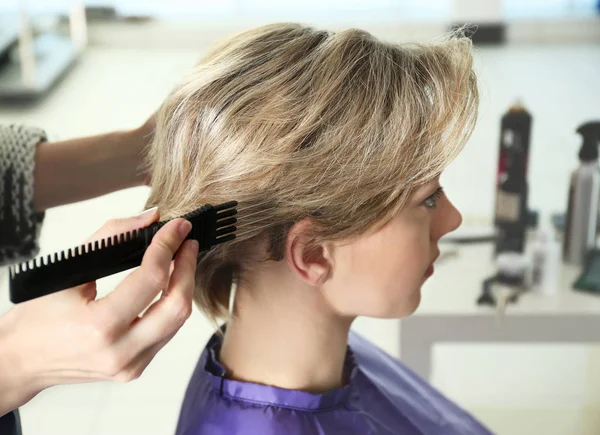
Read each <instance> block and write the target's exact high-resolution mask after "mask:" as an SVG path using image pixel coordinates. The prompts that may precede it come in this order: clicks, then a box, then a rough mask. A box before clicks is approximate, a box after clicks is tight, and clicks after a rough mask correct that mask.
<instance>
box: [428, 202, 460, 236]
mask: <svg viewBox="0 0 600 435" xmlns="http://www.w3.org/2000/svg"><path fill="white" fill-rule="evenodd" d="M439 211H440V213H439V214H438V216H436V219H435V220H434V222H432V223H433V228H432V231H431V235H432V238H433V239H434V240H436V241H437V240H439V239H441V238H442V237H443V236H445V235H446V234H448V233H451V232H452V231H454V230H456V229H457V228H458V227H460V225H461V224H462V220H463V218H462V214H461V213H460V212H459V211H458V209H457V208H456V207H455V206H454V204H452V202H450V200H448V199H446V201H444V206H443V207H442V208H441V210H439Z"/></svg>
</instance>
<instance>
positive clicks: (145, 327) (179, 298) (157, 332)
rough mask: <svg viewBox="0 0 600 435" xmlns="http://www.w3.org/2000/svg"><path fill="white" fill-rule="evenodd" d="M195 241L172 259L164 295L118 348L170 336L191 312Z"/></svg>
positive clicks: (147, 342)
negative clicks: (167, 286)
mask: <svg viewBox="0 0 600 435" xmlns="http://www.w3.org/2000/svg"><path fill="white" fill-rule="evenodd" d="M197 258H198V242H196V241H195V240H188V241H187V242H185V243H184V244H183V246H182V249H181V250H180V251H179V253H178V254H177V257H175V262H174V264H175V267H174V270H173V275H172V276H171V280H170V282H169V288H168V291H167V292H166V296H164V297H162V298H161V299H159V300H158V301H156V302H154V303H153V304H152V305H151V306H150V308H148V310H147V311H146V312H145V313H144V315H143V316H142V318H141V319H139V320H137V321H136V322H135V325H133V326H132V328H131V330H130V332H129V334H128V337H125V339H124V340H123V342H121V343H119V346H123V351H125V349H127V348H134V349H136V348H137V349H140V348H147V347H149V346H152V345H154V344H156V343H160V342H161V341H163V340H164V339H165V337H170V336H173V335H174V334H175V333H176V332H177V331H178V330H179V328H181V327H182V326H183V324H184V323H185V321H186V320H187V319H188V318H189V316H190V314H191V312H192V298H193V295H194V289H195V286H196V263H197Z"/></svg>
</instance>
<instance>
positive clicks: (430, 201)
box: [423, 187, 444, 210]
mask: <svg viewBox="0 0 600 435" xmlns="http://www.w3.org/2000/svg"><path fill="white" fill-rule="evenodd" d="M443 194H444V189H443V188H441V187H440V188H439V189H438V190H436V191H435V193H434V194H433V195H431V196H430V197H429V198H427V199H426V200H425V201H423V205H424V206H425V207H426V208H428V209H431V210H433V209H435V208H436V207H437V202H438V200H439V199H440V198H441V197H442V195H443Z"/></svg>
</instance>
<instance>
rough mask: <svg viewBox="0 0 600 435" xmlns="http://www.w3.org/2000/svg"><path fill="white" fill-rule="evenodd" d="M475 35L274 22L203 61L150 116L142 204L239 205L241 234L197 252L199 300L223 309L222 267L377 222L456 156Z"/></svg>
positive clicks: (236, 269) (216, 312)
mask: <svg viewBox="0 0 600 435" xmlns="http://www.w3.org/2000/svg"><path fill="white" fill-rule="evenodd" d="M471 50H472V44H471V41H470V40H469V39H468V38H466V37H464V36H463V35H462V34H461V33H453V34H450V35H448V36H447V37H445V38H443V39H441V40H439V41H436V42H434V43H430V44H392V43H386V42H382V41H380V40H378V39H376V38H375V37H373V36H372V35H370V34H369V33H367V32H364V31H361V30H356V29H350V30H344V31H339V32H327V31H322V30H317V29H314V28H311V27H306V26H303V25H299V24H273V25H267V26H263V27H259V28H256V29H253V30H250V31H246V32H244V33H241V34H239V35H236V36H234V37H232V38H230V39H228V40H226V41H224V42H223V43H222V44H220V45H219V46H218V47H216V48H215V49H214V50H213V51H212V52H210V53H209V54H208V55H207V56H206V57H204V58H203V59H202V60H201V61H200V62H199V63H198V64H197V66H196V67H195V68H194V69H193V71H191V73H190V74H189V75H187V77H186V78H185V79H184V80H183V81H182V82H181V83H180V84H179V85H178V86H177V87H176V88H175V89H174V90H173V92H172V93H171V94H170V95H169V97H168V98H167V99H166V101H165V103H164V104H163V106H162V107H161V109H160V110H159V113H158V114H157V125H156V133H155V137H154V140H153V143H152V144H151V146H150V149H149V152H148V156H147V164H148V166H149V168H148V169H149V170H150V171H151V174H152V179H151V189H152V191H151V194H150V197H149V199H148V203H147V206H149V207H150V206H155V205H156V206H158V207H159V210H160V212H161V218H162V219H167V218H172V217H175V216H178V215H182V214H184V213H187V212H189V211H191V210H193V209H195V208H197V207H199V206H201V205H204V204H206V203H210V204H218V203H221V202H226V201H229V200H237V201H240V203H241V205H240V207H242V206H243V207H250V208H248V209H247V210H248V212H247V214H248V216H249V214H250V213H251V214H253V216H252V217H248V218H247V219H246V220H244V219H245V218H244V213H243V212H242V213H241V217H240V225H243V226H244V229H243V230H239V231H238V232H239V233H240V237H239V238H238V239H236V240H235V241H233V242H229V243H226V244H223V245H219V246H218V247H216V248H214V249H213V250H212V251H210V252H209V253H208V254H206V255H202V256H201V257H199V262H198V268H197V279H196V283H197V284H196V292H195V297H194V299H195V302H196V304H197V305H198V306H199V307H200V308H201V309H202V310H203V311H204V312H205V313H206V314H207V315H208V316H209V318H211V319H212V320H216V319H218V318H221V317H224V316H225V315H226V314H227V305H228V297H229V291H230V286H231V283H232V276H233V274H234V273H236V274H237V275H239V276H240V278H242V279H243V274H244V273H245V271H247V270H248V268H249V267H251V266H252V264H253V263H255V262H256V260H257V259H256V258H253V257H252V255H250V254H249V253H250V251H251V250H252V248H253V247H255V246H256V243H257V242H259V241H263V242H265V241H266V242H268V244H269V252H270V258H268V259H270V260H281V259H282V255H283V253H282V249H283V248H282V246H283V241H284V240H285V236H286V234H287V230H288V229H289V228H290V227H291V225H293V224H294V223H295V222H298V221H299V220H301V219H304V218H310V219H312V221H313V222H314V224H315V225H314V226H312V228H313V231H312V232H311V237H312V238H313V239H314V242H315V243H319V242H320V241H323V240H330V241H339V240H349V239H351V238H352V237H355V236H358V235H360V234H363V233H365V232H366V231H367V230H371V229H377V228H379V227H381V226H382V225H385V224H386V223H387V222H389V220H390V219H392V218H393V217H394V216H395V215H396V214H397V213H398V212H399V211H400V210H401V209H402V207H403V206H404V204H405V203H406V200H407V198H408V197H409V195H410V194H411V192H412V191H414V189H415V188H416V187H418V186H420V185H422V184H424V183H427V182H428V181H431V180H432V179H433V178H435V177H436V176H437V175H439V174H440V173H441V172H442V171H443V169H444V168H445V167H446V166H447V165H448V164H449V163H450V162H451V161H452V160H453V159H454V158H455V157H456V155H457V154H458V153H459V152H460V150H461V149H462V147H463V146H464V144H465V142H466V141H467V139H468V137H469V136H470V134H471V131H472V129H473V126H474V124H475V121H476V118H477V109H478V91H477V83H476V77H475V74H474V72H473V65H472V62H473V61H472V54H471Z"/></svg>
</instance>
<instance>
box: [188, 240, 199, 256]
mask: <svg viewBox="0 0 600 435" xmlns="http://www.w3.org/2000/svg"><path fill="white" fill-rule="evenodd" d="M189 242H190V244H189V249H190V251H192V253H193V254H194V256H196V257H197V256H198V251H199V250H200V244H199V243H198V240H194V239H192V240H190V241H189Z"/></svg>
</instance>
